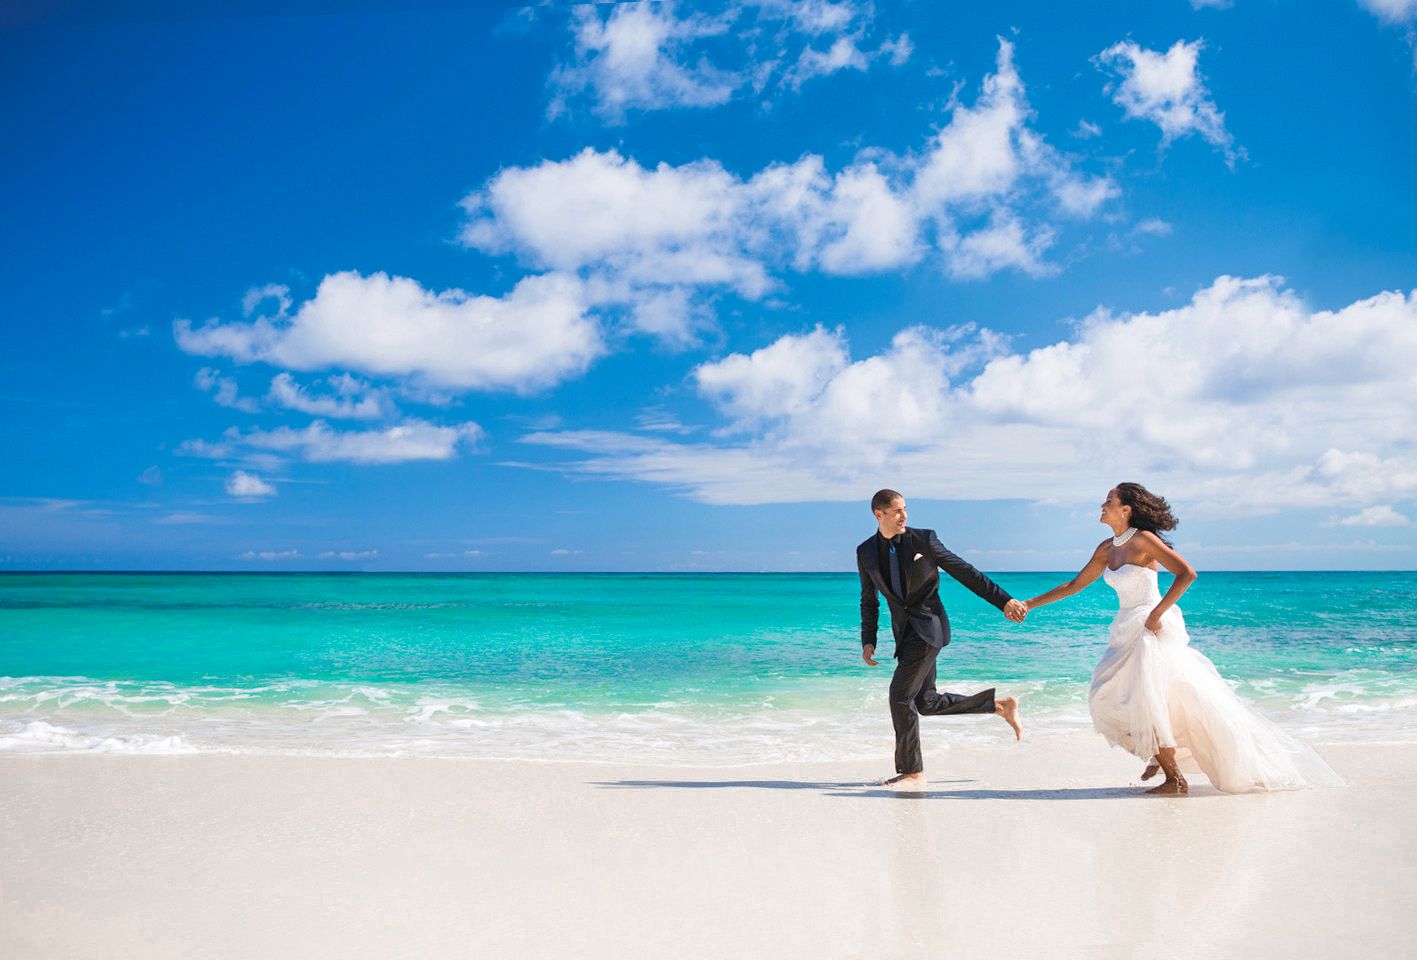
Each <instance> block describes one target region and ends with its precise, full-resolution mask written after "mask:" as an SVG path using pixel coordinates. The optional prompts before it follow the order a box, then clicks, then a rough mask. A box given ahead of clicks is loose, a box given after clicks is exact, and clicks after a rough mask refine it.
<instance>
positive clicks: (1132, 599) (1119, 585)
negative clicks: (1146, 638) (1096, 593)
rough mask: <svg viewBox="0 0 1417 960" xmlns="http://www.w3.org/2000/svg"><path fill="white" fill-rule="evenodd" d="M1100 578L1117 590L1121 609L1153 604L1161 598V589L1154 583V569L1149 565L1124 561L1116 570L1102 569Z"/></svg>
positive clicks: (1118, 603)
mask: <svg viewBox="0 0 1417 960" xmlns="http://www.w3.org/2000/svg"><path fill="white" fill-rule="evenodd" d="M1102 579H1103V580H1106V581H1107V585H1108V586H1110V587H1111V588H1112V589H1113V590H1116V591H1117V605H1118V607H1119V608H1120V609H1122V610H1127V609H1129V608H1131V607H1140V606H1143V605H1149V606H1155V605H1156V603H1157V601H1158V600H1160V599H1161V589H1160V587H1158V586H1157V583H1156V571H1155V570H1153V569H1151V568H1150V567H1139V566H1137V565H1136V564H1135V563H1124V564H1122V565H1121V566H1120V567H1118V568H1117V569H1116V570H1113V569H1112V568H1111V567H1108V568H1107V569H1106V570H1104V571H1102Z"/></svg>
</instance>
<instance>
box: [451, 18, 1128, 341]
mask: <svg viewBox="0 0 1417 960" xmlns="http://www.w3.org/2000/svg"><path fill="white" fill-rule="evenodd" d="M1031 117H1032V111H1031V109H1030V107H1029V105H1028V103H1027V100H1026V97H1025V90H1024V85H1023V82H1022V80H1021V78H1020V77H1019V74H1018V71H1017V69H1016V67H1015V65H1014V60H1013V46H1012V44H1010V43H1008V42H1007V41H1005V40H1002V39H1001V40H1000V41H999V50H998V57H997V67H996V71H995V72H994V73H993V74H990V75H989V76H987V77H986V78H985V79H984V82H983V84H982V89H981V92H980V94H979V96H978V98H977V99H976V100H975V102H974V103H973V104H965V103H963V102H961V101H958V100H955V101H953V102H952V103H951V104H950V107H949V113H948V122H946V123H945V124H944V125H943V126H942V127H941V128H940V129H939V130H938V131H937V132H936V133H935V134H933V135H932V136H930V137H929V138H928V139H927V140H925V142H924V143H922V145H921V149H920V150H919V151H917V152H916V153H913V154H911V155H907V156H892V155H889V154H888V153H886V152H885V151H882V150H879V149H864V150H863V151H862V152H861V153H860V154H859V155H858V158H857V159H856V160H854V161H853V162H851V163H849V164H847V165H846V166H844V167H842V168H840V169H838V170H831V169H829V168H828V166H827V164H826V161H825V160H824V159H823V158H822V157H820V156H817V155H813V154H808V155H805V156H803V157H801V158H799V159H798V160H796V161H793V162H791V163H776V164H771V165H769V166H767V167H765V168H763V169H761V170H759V171H757V172H756V173H753V174H752V175H749V176H741V175H738V174H735V173H732V172H730V171H729V170H728V169H726V168H725V167H724V166H723V165H722V164H721V163H719V162H718V161H716V160H713V159H708V158H705V159H701V160H698V161H694V162H692V163H686V164H681V165H678V166H673V165H669V164H664V163H661V164H658V165H656V166H653V167H646V166H644V165H642V164H640V163H639V162H638V161H637V160H635V159H633V158H630V157H626V156H623V155H622V154H621V153H619V152H618V151H616V150H604V151H600V150H595V149H591V148H587V149H585V150H583V151H581V152H580V153H579V154H577V155H575V156H573V157H571V158H569V159H566V160H560V161H556V160H546V161H543V162H541V163H538V164H536V165H534V166H528V167H509V168H506V169H504V170H502V171H501V172H499V173H498V174H497V175H496V176H495V177H493V178H492V179H491V180H489V181H488V182H487V183H486V184H485V185H484V186H483V187H482V188H481V189H479V190H477V191H475V192H473V193H472V194H470V195H469V196H468V197H466V198H465V199H464V201H463V206H464V208H465V210H466V211H467V214H468V220H467V223H466V224H465V226H464V229H463V231H462V239H463V242H464V243H465V244H467V245H468V246H470V247H473V248H475V249H478V250H481V251H484V252H487V253H493V254H514V255H516V256H517V257H518V258H519V259H520V260H521V262H522V263H523V264H524V265H526V266H527V267H529V268H531V269H535V270H547V271H554V272H557V273H562V274H567V275H572V274H574V275H576V276H578V277H580V278H581V279H582V280H583V282H584V284H585V287H584V289H585V296H586V298H587V300H588V301H590V302H593V303H596V304H616V303H618V304H623V305H626V306H628V307H629V309H630V319H631V322H632V324H635V325H637V326H638V327H639V328H640V329H642V330H646V331H649V332H653V333H656V334H657V335H659V336H662V337H665V338H666V339H670V340H679V341H686V340H689V339H691V338H692V336H693V331H694V329H695V328H696V327H698V326H701V325H702V324H703V323H704V317H703V315H702V303H701V302H700V301H699V300H696V299H695V298H701V297H703V296H705V295H711V294H712V293H714V292H717V291H732V292H734V293H736V294H738V295H740V296H743V297H747V298H750V299H759V298H762V297H764V296H766V295H767V293H768V292H769V291H771V290H772V289H774V288H775V287H776V286H778V285H780V283H781V282H782V281H781V276H782V274H783V273H784V272H785V271H788V270H795V271H799V272H807V271H812V270H820V271H822V272H825V273H830V274H838V275H847V274H863V273H878V272H882V271H888V270H897V269H902V268H906V267H909V266H911V265H913V264H915V263H917V262H919V261H920V260H921V258H922V257H925V256H927V255H928V254H929V253H930V251H931V250H932V249H933V250H934V251H935V253H936V255H937V256H938V258H939V263H940V265H941V267H942V268H943V269H944V270H945V271H947V272H948V273H949V274H951V275H953V276H955V277H958V278H961V279H974V278H979V277H983V276H987V275H989V274H991V273H994V272H996V271H999V270H1006V269H1017V270H1020V271H1023V272H1025V273H1029V274H1035V275H1039V274H1045V273H1048V272H1050V271H1051V270H1052V269H1054V268H1053V267H1052V266H1051V265H1050V264H1048V263H1047V262H1046V260H1045V256H1046V253H1047V251H1048V250H1049V248H1050V247H1051V245H1052V244H1053V242H1054V241H1055V239H1056V237H1057V233H1058V228H1057V226H1055V223H1058V222H1061V221H1065V220H1076V219H1087V218H1090V217H1093V216H1096V215H1097V214H1098V213H1099V212H1100V211H1101V209H1102V207H1103V206H1104V204H1105V203H1106V202H1107V201H1108V200H1109V199H1111V198H1113V197H1116V196H1117V195H1118V194H1119V192H1120V191H1119V190H1118V188H1117V186H1116V184H1115V182H1114V181H1112V180H1111V179H1110V178H1108V177H1105V176H1102V177H1094V176H1088V175H1085V174H1082V173H1079V172H1078V171H1077V170H1075V169H1074V166H1073V163H1072V161H1071V160H1070V159H1069V158H1068V157H1066V156H1065V155H1064V154H1062V153H1060V152H1059V151H1057V150H1055V149H1054V148H1052V147H1051V146H1049V145H1048V144H1047V143H1046V142H1045V141H1044V140H1043V138H1042V137H1041V136H1040V135H1039V134H1037V133H1036V132H1035V131H1034V130H1033V129H1032V128H1031V126H1030V120H1031ZM669 290H673V291H678V294H677V295H676V297H666V291H669ZM686 292H692V294H693V297H690V296H688V295H686ZM696 304H698V308H699V309H698V311H697V312H696V309H695V305H696ZM646 305H650V308H646Z"/></svg>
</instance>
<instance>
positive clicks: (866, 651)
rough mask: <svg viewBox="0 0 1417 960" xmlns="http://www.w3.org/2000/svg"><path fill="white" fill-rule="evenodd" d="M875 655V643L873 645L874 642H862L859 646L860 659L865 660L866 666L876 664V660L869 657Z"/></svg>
mask: <svg viewBox="0 0 1417 960" xmlns="http://www.w3.org/2000/svg"><path fill="white" fill-rule="evenodd" d="M875 655H876V645H875V644H874V643H866V644H862V646H861V659H862V660H865V661H866V666H868V667H874V666H875V665H876V661H875V660H873V659H871V658H872V657H874V656H875Z"/></svg>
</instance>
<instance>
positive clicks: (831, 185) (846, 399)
mask: <svg viewBox="0 0 1417 960" xmlns="http://www.w3.org/2000/svg"><path fill="white" fill-rule="evenodd" d="M235 6H236V5H234V4H233V5H229V6H228V7H226V8H220V10H219V8H216V7H208V8H206V9H208V10H211V11H218V12H213V13H210V14H209V15H207V16H204V17H200V18H194V17H191V16H187V15H184V14H182V13H181V5H178V4H168V3H162V2H148V3H142V4H135V5H128V6H127V7H125V9H126V10H128V11H129V13H127V14H111V13H93V12H92V11H91V10H90V9H89V8H87V7H85V6H84V5H80V4H67V5H66V4H56V5H44V4H30V5H20V6H19V7H16V8H15V10H16V11H17V12H12V13H11V14H7V15H6V18H5V19H4V20H3V21H0V23H3V26H0V45H2V46H0V117H3V123H4V128H5V130H6V147H5V149H4V150H3V151H0V182H3V183H4V185H5V186H4V189H3V191H0V231H3V237H4V247H5V250H6V251H7V255H6V257H5V258H4V260H3V262H0V271H3V279H4V286H5V289H6V291H7V296H6V298H5V301H4V308H3V309H4V313H3V324H4V328H3V329H4V333H5V349H4V351H3V353H0V377H3V381H0V445H3V449H4V451H5V455H4V459H3V463H4V470H3V473H0V479H2V480H3V482H2V483H0V568H5V569H51V568H59V569H64V568H68V569H236V570H283V569H315V570H448V571H462V570H646V569H648V570H846V569H850V568H851V562H852V561H851V557H852V552H851V550H852V547H853V545H854V544H855V543H856V542H857V541H858V540H859V539H861V538H862V537H864V536H865V535H867V534H868V533H869V532H870V531H871V529H872V520H871V518H870V515H869V513H868V511H867V508H866V506H865V501H866V499H867V498H868V497H869V496H870V494H871V492H872V491H874V490H875V489H876V488H877V487H879V486H887V485H888V486H893V487H897V488H900V489H902V490H904V491H905V493H906V495H907V498H908V500H909V501H910V504H911V511H912V523H913V524H915V525H919V526H930V527H935V528H936V529H938V530H940V532H941V535H942V538H943V539H944V541H945V542H946V544H947V545H950V546H951V547H952V548H953V549H955V550H957V551H958V552H961V553H963V554H965V555H966V556H968V557H969V558H970V559H972V560H973V561H974V562H976V563H977V564H978V565H980V566H981V567H983V568H985V569H989V570H1010V569H1013V570H1018V569H1025V570H1026V569H1044V570H1061V569H1068V568H1070V567H1073V566H1075V565H1078V564H1080V563H1081V562H1082V561H1083V560H1084V559H1085V558H1086V556H1087V554H1088V552H1089V550H1090V547H1091V545H1093V544H1095V543H1096V542H1097V540H1098V539H1099V538H1100V537H1101V536H1102V534H1103V533H1104V532H1105V531H1104V530H1103V529H1102V528H1101V527H1100V526H1098V525H1097V523H1096V512H1095V505H1096V504H1097V503H1098V502H1099V501H1100V500H1101V498H1102V497H1103V495H1105V493H1106V491H1107V489H1108V488H1109V487H1110V486H1111V485H1112V484H1113V483H1115V482H1117V481H1119V480H1123V479H1129V480H1137V481H1140V482H1143V483H1146V484H1147V485H1149V486H1151V487H1152V488H1153V489H1155V490H1157V491H1158V492H1161V493H1162V494H1164V495H1166V496H1168V497H1169V498H1170V499H1171V500H1172V502H1173V505H1174V506H1175V508H1176V511H1177V513H1178V514H1179V515H1180V517H1181V519H1182V526H1181V528H1180V529H1179V530H1178V531H1177V542H1178V545H1179V546H1180V547H1181V548H1182V550H1183V552H1185V553H1186V554H1187V556H1188V557H1189V558H1191V559H1192V560H1193V562H1195V563H1196V564H1197V565H1198V566H1200V567H1201V568H1202V569H1206V568H1211V569H1293V568H1310V569H1345V568H1353V569H1384V568H1411V567H1413V566H1414V563H1415V562H1417V537H1414V533H1413V531H1414V526H1413V518H1414V517H1417V502H1415V501H1417V449H1414V443H1413V431H1412V428H1411V423H1412V419H1413V414H1414V411H1417V379H1414V376H1413V374H1412V358H1413V357H1417V294H1414V288H1417V231H1414V230H1413V228H1412V220H1413V215H1414V211H1417V177H1413V175H1412V173H1411V165H1412V158H1413V157H1417V109H1414V107H1417V73H1414V68H1415V67H1417V60H1414V40H1413V37H1414V24H1417V4H1414V3H1412V2H1411V0H1361V2H1360V0H1353V2H1339V3H1318V2H1313V3H1276V2H1259V0H1235V2H1234V3H1233V4H1232V5H1228V6H1216V5H1212V4H1201V5H1199V6H1196V7H1193V6H1192V4H1191V3H1189V2H1186V0H1175V2H1169V0H1168V2H1158V3H1154V4H1147V5H1144V6H1139V5H1137V4H1127V3H1110V4H1089V5H1085V9H1081V10H1079V9H1073V8H1072V6H1071V5H1059V4H1044V3H1038V4H1016V3H1006V4H991V5H977V4H976V5H969V6H968V7H964V6H960V7H956V6H954V5H945V4H928V3H922V2H914V3H886V2H880V3H876V4H874V5H872V4H869V3H865V2H855V0H842V2H836V3H831V2H822V0H814V2H811V3H799V4H788V3H783V2H777V0H769V2H760V3H736V4H735V3H729V4H714V5H695V4H688V3H679V4H669V3H663V4H653V5H646V4H601V5H597V6H593V7H591V6H587V7H571V6H565V5H552V6H538V7H517V6H512V5H495V4H453V3H447V4H438V3H435V4H428V5H425V9H422V10H418V11H413V12H409V11H402V10H394V9H393V7H394V6H395V5H393V4H380V3H373V2H364V3H338V2H335V0H329V2H322V3H315V4H311V5H309V6H308V7H307V8H302V9H301V11H300V12H299V13H296V14H289V13H286V14H282V15H274V14H272V15H261V16H252V15H246V16H242V15H237V14H234V13H230V12H228V11H229V10H230V9H232V8H234V7H235ZM247 9H248V10H249V9H251V7H250V6H249V5H248V6H247Z"/></svg>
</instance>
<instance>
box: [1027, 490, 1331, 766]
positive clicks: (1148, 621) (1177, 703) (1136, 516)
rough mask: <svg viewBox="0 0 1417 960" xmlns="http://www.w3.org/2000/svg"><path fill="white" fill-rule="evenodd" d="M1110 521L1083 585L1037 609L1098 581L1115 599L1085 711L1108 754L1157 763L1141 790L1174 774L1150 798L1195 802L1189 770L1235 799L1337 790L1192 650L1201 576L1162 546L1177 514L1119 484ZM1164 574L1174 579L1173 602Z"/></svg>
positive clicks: (1305, 752)
mask: <svg viewBox="0 0 1417 960" xmlns="http://www.w3.org/2000/svg"><path fill="white" fill-rule="evenodd" d="M1100 519H1101V521H1102V522H1103V523H1105V524H1107V525H1108V526H1109V527H1111V528H1112V532H1113V534H1114V536H1111V537H1109V538H1107V539H1106V540H1103V541H1102V542H1101V543H1100V544H1098V545H1097V549H1096V550H1094V551H1093V554H1092V559H1091V560H1089V561H1088V563H1087V566H1085V567H1083V568H1082V570H1081V571H1079V572H1078V575H1077V576H1075V577H1073V578H1072V579H1071V580H1069V581H1068V582H1067V583H1065V584H1062V585H1060V586H1057V587H1054V588H1053V589H1052V590H1049V591H1048V592H1047V593H1043V594H1040V595H1038V596H1036V597H1034V598H1033V599H1032V600H1029V601H1027V604H1028V607H1029V609H1030V610H1032V609H1033V608H1035V607H1041V606H1045V605H1046V604H1049V603H1053V602H1054V601H1056V600H1061V599H1063V598H1064V597H1070V596H1072V595H1073V594H1075V593H1077V592H1078V591H1080V590H1082V589H1083V588H1084V587H1086V586H1088V585H1089V584H1090V583H1092V582H1093V581H1094V580H1096V579H1097V578H1098V577H1099V576H1100V577H1102V579H1104V580H1106V581H1107V584H1108V585H1109V586H1111V587H1112V589H1114V590H1116V591H1117V598H1118V601H1119V609H1118V611H1117V616H1116V617H1115V618H1114V619H1113V620H1112V628H1111V634H1110V636H1109V638H1108V643H1107V652H1106V653H1104V654H1103V655H1102V661H1101V662H1100V663H1098V665H1097V669H1096V670H1095V671H1094V672H1093V674H1092V690H1091V692H1090V693H1089V694H1088V700H1087V703H1088V708H1089V710H1090V711H1091V713H1092V723H1093V726H1095V727H1096V728H1097V731H1098V732H1099V733H1101V734H1102V735H1103V736H1104V737H1106V738H1107V740H1108V742H1109V743H1111V744H1112V745H1113V746H1120V747H1123V748H1124V749H1126V750H1128V751H1130V752H1131V753H1133V754H1135V755H1136V756H1138V757H1140V758H1142V759H1143V760H1146V761H1147V767H1146V769H1145V770H1144V771H1143V772H1142V779H1143V780H1148V779H1150V778H1151V777H1153V776H1155V775H1156V771H1157V769H1158V768H1159V769H1161V770H1162V771H1164V772H1165V774H1166V779H1165V781H1164V782H1163V783H1162V784H1161V785H1160V786H1157V787H1153V788H1152V789H1151V790H1148V791H1147V792H1148V793H1156V794H1185V793H1187V792H1189V789H1190V788H1189V786H1188V785H1187V783H1186V778H1185V776H1184V775H1183V774H1182V773H1181V768H1180V765H1179V764H1180V763H1181V762H1187V765H1188V766H1192V765H1193V766H1195V767H1199V768H1200V770H1201V771H1203V772H1204V773H1205V775H1206V776H1207V777H1208V778H1210V782H1211V783H1213V784H1215V786H1216V787H1218V788H1219V789H1221V790H1223V791H1225V792H1226V793H1243V792H1244V791H1246V790H1251V789H1256V788H1258V789H1261V790H1281V789H1293V788H1297V787H1304V786H1312V785H1314V784H1315V783H1316V782H1320V781H1321V782H1335V781H1337V779H1338V778H1337V776H1336V775H1335V774H1334V773H1333V771H1331V770H1329V768H1328V766H1327V765H1326V764H1325V763H1324V762H1323V761H1322V760H1321V759H1319V757H1318V756H1317V755H1316V754H1314V753H1313V751H1311V750H1310V749H1309V748H1308V747H1306V746H1304V745H1303V744H1301V743H1299V742H1298V741H1297V740H1295V739H1294V738H1293V737H1291V736H1289V735H1288V734H1287V733H1284V732H1283V731H1282V730H1280V729H1279V728H1278V727H1276V726H1275V725H1274V724H1272V723H1270V722H1269V721H1268V720H1265V719H1264V718H1262V717H1260V716H1259V715H1258V714H1256V713H1254V712H1253V711H1252V710H1250V709H1249V708H1248V707H1246V706H1245V705H1244V703H1242V702H1241V701H1240V699H1239V697H1237V696H1236V695H1235V693H1234V691H1232V690H1231V689H1230V686H1229V685H1228V684H1227V683H1226V682H1225V681H1224V680H1223V679H1222V678H1221V676H1220V674H1219V673H1217V672H1216V670H1215V666H1214V664H1212V663H1211V662H1210V661H1209V660H1208V659H1206V657H1205V656H1204V655H1202V654H1201V653H1199V652H1197V651H1196V650H1193V649H1191V647H1190V646H1189V644H1190V637H1189V636H1188V635H1187V634H1186V623H1185V621H1184V620H1183V619H1182V618H1181V611H1180V609H1179V608H1178V607H1177V606H1176V601H1177V600H1179V599H1180V598H1181V595H1182V594H1184V593H1185V592H1186V590H1187V588H1189V587H1190V585H1191V584H1193V583H1195V581H1196V571H1195V570H1194V569H1193V568H1192V567H1191V565H1190V564H1189V563H1187V562H1186V561H1185V559H1184V558H1182V556H1181V555H1180V554H1179V553H1177V552H1176V551H1175V550H1173V549H1172V548H1171V545H1170V543H1169V542H1168V541H1167V540H1166V539H1165V538H1164V537H1162V536H1161V534H1162V533H1164V532H1165V531H1167V530H1172V529H1174V528H1175V526H1176V518H1175V517H1174V516H1172V515H1171V507H1170V505H1169V504H1168V503H1167V502H1166V501H1165V500H1164V499H1162V498H1161V497H1158V496H1156V495H1155V494H1153V493H1151V492H1150V491H1148V490H1147V489H1146V488H1145V487H1143V486H1141V485H1140V484H1136V483H1119V484H1117V486H1116V487H1114V488H1112V489H1111V490H1109V491H1108V492H1107V499H1106V501H1105V502H1103V504H1102V516H1101V518H1100ZM1158 564H1159V565H1160V566H1164V567H1165V568H1166V569H1167V570H1169V571H1170V572H1171V573H1172V574H1173V575H1174V576H1175V579H1174V580H1173V581H1172V583H1171V587H1170V589H1168V590H1167V591H1166V595H1165V596H1162V595H1161V591H1160V589H1159V588H1158V586H1157V571H1158Z"/></svg>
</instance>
